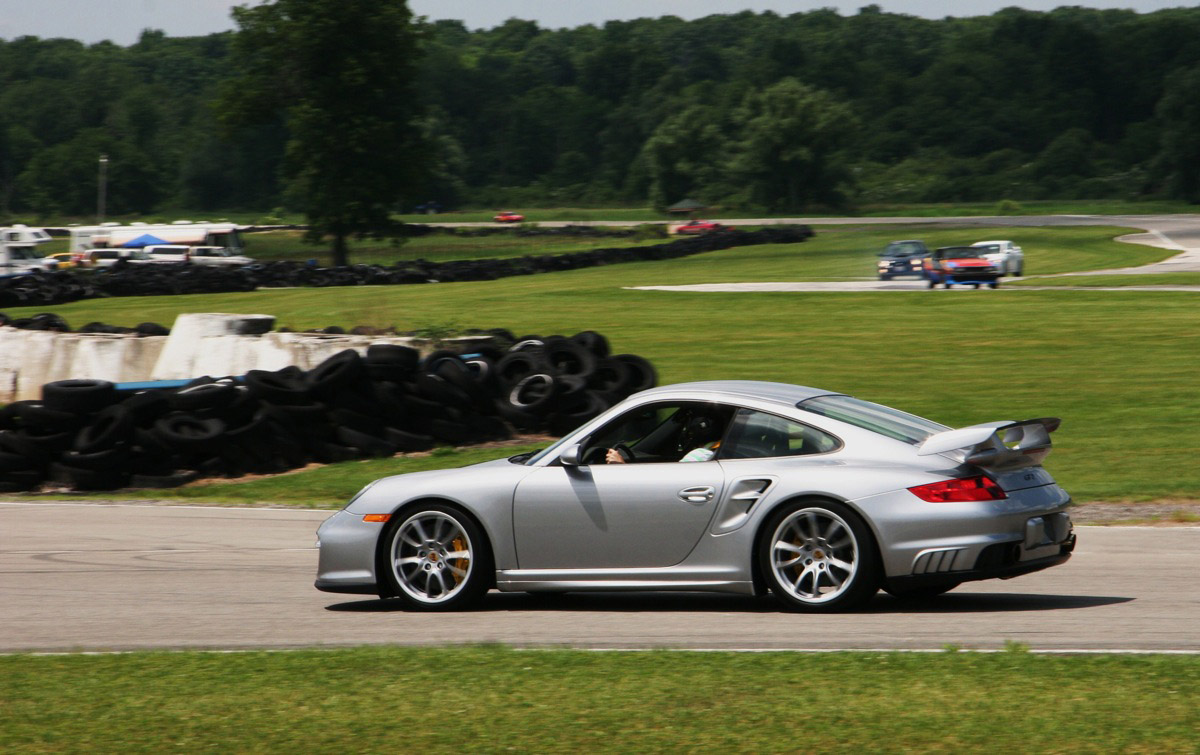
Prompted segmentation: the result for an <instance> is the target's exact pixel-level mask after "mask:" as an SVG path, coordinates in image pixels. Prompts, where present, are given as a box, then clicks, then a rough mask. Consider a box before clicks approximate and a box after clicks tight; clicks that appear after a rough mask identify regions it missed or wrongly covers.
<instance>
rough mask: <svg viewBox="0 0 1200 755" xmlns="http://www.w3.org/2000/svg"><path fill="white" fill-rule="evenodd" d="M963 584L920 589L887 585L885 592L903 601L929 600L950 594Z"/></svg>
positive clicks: (884, 588)
mask: <svg viewBox="0 0 1200 755" xmlns="http://www.w3.org/2000/svg"><path fill="white" fill-rule="evenodd" d="M961 584H962V582H950V583H948V584H942V585H921V586H920V587H897V586H895V585H890V584H887V583H885V584H884V585H883V591H884V592H886V593H887V594H888V595H891V596H892V597H894V598H900V599H901V600H928V599H930V598H936V597H937V596H939V595H942V594H944V593H948V592H950V591H951V590H953V589H954V588H956V587H958V586H959V585H961Z"/></svg>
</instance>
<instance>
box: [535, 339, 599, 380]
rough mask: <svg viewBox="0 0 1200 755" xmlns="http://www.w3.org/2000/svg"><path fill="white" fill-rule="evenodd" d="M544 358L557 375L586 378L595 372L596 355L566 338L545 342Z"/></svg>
mask: <svg viewBox="0 0 1200 755" xmlns="http://www.w3.org/2000/svg"><path fill="white" fill-rule="evenodd" d="M546 358H547V359H548V360H549V361H550V364H551V365H553V368H554V373H555V374H557V375H578V376H579V377H582V378H585V379H586V378H588V377H589V376H591V374H592V373H593V372H595V370H596V355H595V354H593V353H592V352H590V351H588V350H587V349H585V348H583V347H582V346H580V345H579V344H577V343H575V342H574V341H571V340H569V339H566V338H551V339H547V340H546Z"/></svg>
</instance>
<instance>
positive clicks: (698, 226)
mask: <svg viewBox="0 0 1200 755" xmlns="http://www.w3.org/2000/svg"><path fill="white" fill-rule="evenodd" d="M732 230H733V226H729V225H723V224H721V223H718V222H717V221H715V220H693V221H692V222H690V223H684V224H683V225H681V226H679V227H678V228H676V229H675V233H679V234H684V235H688V234H693V235H694V234H697V233H709V232H711V231H732Z"/></svg>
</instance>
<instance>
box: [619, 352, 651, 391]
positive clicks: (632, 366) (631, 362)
mask: <svg viewBox="0 0 1200 755" xmlns="http://www.w3.org/2000/svg"><path fill="white" fill-rule="evenodd" d="M613 359H616V360H617V361H620V362H624V363H625V366H626V367H627V368H628V369H629V383H628V384H627V385H626V386H625V388H626V390H628V391H629V392H630V393H637V392H638V391H645V390H648V389H650V388H653V387H654V386H656V385H658V372H656V371H655V369H654V365H652V364H650V362H649V360H646V359H644V358H642V357H639V356H638V355H637V354H617V355H616V356H615V357H613Z"/></svg>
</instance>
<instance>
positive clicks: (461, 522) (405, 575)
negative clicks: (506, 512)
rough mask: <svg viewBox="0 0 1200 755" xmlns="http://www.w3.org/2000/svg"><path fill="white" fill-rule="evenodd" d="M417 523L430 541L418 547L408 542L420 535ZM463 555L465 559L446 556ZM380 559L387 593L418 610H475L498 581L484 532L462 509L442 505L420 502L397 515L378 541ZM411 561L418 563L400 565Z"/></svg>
mask: <svg viewBox="0 0 1200 755" xmlns="http://www.w3.org/2000/svg"><path fill="white" fill-rule="evenodd" d="M414 523H420V524H421V527H420V530H421V531H424V532H425V533H426V535H427V536H428V539H427V540H425V541H422V542H421V544H420V545H419V546H413V545H412V544H411V542H409V541H408V540H407V539H406V537H405V536H407V537H410V538H411V537H413V533H415V532H416V531H417V528H416V527H415V526H414ZM431 550H432V553H433V555H432V557H431V555H430V552H431ZM410 551H411V554H410ZM464 552H465V553H466V554H468V556H467V558H465V559H464V558H447V557H446V554H455V553H464ZM378 556H379V567H380V568H379V573H380V574H381V575H382V576H383V582H384V584H383V585H382V587H383V593H384V594H385V595H391V596H395V597H397V598H399V599H400V600H401V601H403V602H404V604H405V605H407V606H408V607H409V608H410V609H411V610H414V611H461V610H464V609H467V608H470V607H472V606H473V605H475V604H477V603H478V602H479V601H480V599H482V598H483V596H484V594H485V593H487V591H488V590H489V589H490V588H491V586H492V584H493V582H494V581H495V567H494V566H493V563H494V562H493V560H492V548H491V544H490V543H489V542H488V540H487V538H486V537H485V536H484V534H483V531H482V529H480V527H479V526H478V525H477V524H476V523H475V521H474V520H473V519H472V518H471V517H469V516H467V515H466V514H465V513H463V512H462V511H460V510H459V509H458V508H456V507H453V506H449V505H446V504H442V503H416V504H413V505H410V506H407V507H405V508H404V509H403V510H401V511H398V512H396V513H395V514H393V515H392V518H391V521H390V522H389V523H388V526H387V528H386V529H384V531H383V533H382V535H381V536H380V538H379V550H378ZM410 556H411V557H415V558H417V559H418V560H417V561H416V562H413V563H408V564H404V565H397V563H396V562H397V560H400V559H407V558H409V557H410ZM464 562H465V563H464ZM456 570H457V571H461V572H462V575H461V576H460V575H459V574H457V573H456Z"/></svg>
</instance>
